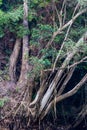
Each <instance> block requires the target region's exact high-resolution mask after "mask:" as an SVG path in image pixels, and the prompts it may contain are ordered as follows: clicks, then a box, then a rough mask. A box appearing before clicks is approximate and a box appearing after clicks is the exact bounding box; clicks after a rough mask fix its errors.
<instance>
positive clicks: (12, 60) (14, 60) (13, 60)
mask: <svg viewBox="0 0 87 130" xmlns="http://www.w3.org/2000/svg"><path fill="white" fill-rule="evenodd" d="M20 48H21V39H16V43H15V46H14V49H13V52H12V54H11V56H10V65H9V78H10V81H11V82H14V83H15V82H16V64H17V60H18V55H19V52H20Z"/></svg>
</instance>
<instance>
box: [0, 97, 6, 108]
mask: <svg viewBox="0 0 87 130" xmlns="http://www.w3.org/2000/svg"><path fill="white" fill-rule="evenodd" d="M6 102H7V99H6V98H3V99H0V107H3V106H4V104H5V103H6Z"/></svg>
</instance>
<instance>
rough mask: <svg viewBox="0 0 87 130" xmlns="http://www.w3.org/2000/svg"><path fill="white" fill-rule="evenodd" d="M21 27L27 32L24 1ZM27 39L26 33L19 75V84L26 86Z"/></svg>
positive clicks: (26, 9)
mask: <svg viewBox="0 0 87 130" xmlns="http://www.w3.org/2000/svg"><path fill="white" fill-rule="evenodd" d="M23 26H24V29H25V31H26V32H27V31H28V1H27V0H24V17H23ZM28 54H29V39H28V34H27V33H26V34H25V35H24V36H23V50H22V65H21V74H20V78H19V82H20V83H21V84H26V83H27V80H28V60H29V56H28Z"/></svg>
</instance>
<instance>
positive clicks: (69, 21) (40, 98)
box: [6, 0, 87, 121]
mask: <svg viewBox="0 0 87 130" xmlns="http://www.w3.org/2000/svg"><path fill="white" fill-rule="evenodd" d="M69 2H70V1H69ZM32 3H33V2H32ZM35 3H36V5H39V6H41V3H43V2H41V3H39V2H38V1H35ZM35 3H33V4H32V6H36V5H35ZM38 3H39V4H38ZM49 3H50V4H52V8H53V18H52V19H53V21H52V22H53V26H52V27H53V28H52V31H53V32H52V34H51V35H50V36H51V37H50V36H49V37H50V38H48V37H46V36H44V37H45V38H46V39H44V40H43V38H42V37H41V36H40V39H39V40H40V41H41V40H42V42H43V41H45V42H46V40H47V41H48V40H49V41H48V42H47V43H46V44H45V47H41V50H44V49H45V51H46V52H47V51H48V50H49V49H51V46H53V43H55V39H56V38H59V36H60V35H62V34H63V35H64V36H63V38H64V40H63V42H62V44H61V46H60V47H59V48H60V49H59V52H58V53H57V55H56V56H55V58H54V60H53V62H50V60H48V59H46V60H45V59H44V58H43V57H45V54H43V53H41V52H40V49H39V47H38V53H37V54H36V56H35V57H34V56H33V55H32V54H31V55H30V54H29V52H30V50H31V47H33V45H32V46H31V44H30V42H31V41H32V38H31V39H29V36H28V35H29V34H28V30H29V28H28V26H29V25H28V17H29V14H28V13H30V12H28V11H30V9H29V7H30V5H29V6H28V0H24V1H23V29H24V30H25V31H24V32H25V33H24V35H23V39H22V38H17V37H16V43H15V46H14V49H13V52H12V54H11V56H10V66H9V77H10V81H11V83H15V88H14V90H18V97H19V98H18V101H16V100H15V104H16V106H15V107H14V108H13V109H12V112H13V111H16V112H15V115H16V114H19V113H20V111H22V114H23V113H25V116H28V117H29V119H30V120H32V119H33V121H36V120H37V119H38V118H39V119H43V118H44V117H45V116H46V115H47V113H48V112H49V111H50V109H51V108H52V107H53V106H54V105H55V107H56V103H58V102H60V101H62V100H64V99H66V98H68V97H70V96H72V95H74V94H75V93H76V92H77V91H78V90H79V89H80V88H81V87H83V85H84V84H85V83H86V82H87V74H85V75H84V77H83V78H82V79H81V81H79V83H77V84H76V85H75V86H74V87H73V89H71V90H70V91H68V92H66V93H63V92H64V90H65V88H66V86H67V84H68V82H69V80H70V79H71V77H72V76H73V72H74V71H75V68H76V67H77V66H78V65H79V64H80V63H82V62H84V61H86V60H87V56H86V51H87V47H86V43H87V41H86V40H87V32H85V31H84V33H83V35H82V36H81V38H80V37H79V38H78V41H73V39H71V37H70V31H71V30H72V26H73V24H74V23H75V20H77V19H78V17H80V16H82V14H85V13H86V12H87V7H86V6H84V5H83V4H81V5H80V4H79V3H77V2H76V3H75V4H76V5H75V7H74V10H73V11H72V16H71V17H70V16H69V18H67V16H66V13H67V7H68V4H67V1H66V0H64V1H63V3H61V6H62V7H61V9H58V7H57V3H56V2H55V1H52V2H47V3H45V4H43V6H44V5H46V6H47V5H49ZM70 4H71V6H72V3H71V2H70ZM32 6H31V7H32ZM68 8H70V7H68ZM56 18H57V20H56ZM57 22H58V23H57ZM42 27H44V25H43V26H42ZM50 27H51V25H50V26H46V27H45V28H46V29H48V28H50ZM40 28H41V27H40ZM33 31H37V30H34V29H32V31H31V32H33ZM37 32H38V33H39V35H40V32H39V31H37ZM37 32H36V33H37ZM43 32H44V31H43ZM38 33H37V34H38ZM33 35H34V36H33V37H35V36H36V34H33ZM44 35H45V34H44ZM68 37H70V38H68ZM47 38H48V39H47ZM35 40H36V39H35ZM58 40H59V39H58ZM34 42H35V41H34ZM57 42H58V41H57ZM22 43H23V44H22ZM21 46H22V63H21V70H20V76H19V79H18V80H17V79H16V67H17V60H18V56H19V52H20V48H21ZM53 47H55V48H56V46H53ZM35 49H36V48H35ZM55 50H56V49H55ZM35 58H36V59H35ZM32 61H33V62H32ZM34 61H35V62H34ZM48 62H50V63H51V66H50V68H48V69H46V67H43V66H45V65H46V64H47V63H48ZM44 64H45V65H44ZM36 65H37V67H38V66H39V67H41V68H40V70H38V69H37V67H36ZM47 65H48V64H47ZM36 69H37V71H38V72H39V71H40V74H39V76H38V77H39V81H40V83H39V84H38V85H39V87H38V88H39V89H38V90H37V92H35V93H33V90H34V88H33V87H34V82H35V77H36V75H37V73H35V71H36ZM52 76H53V78H52ZM8 91H9V90H7V91H6V93H8ZM21 93H22V94H21ZM33 97H34V98H33ZM10 114H11V113H10Z"/></svg>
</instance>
